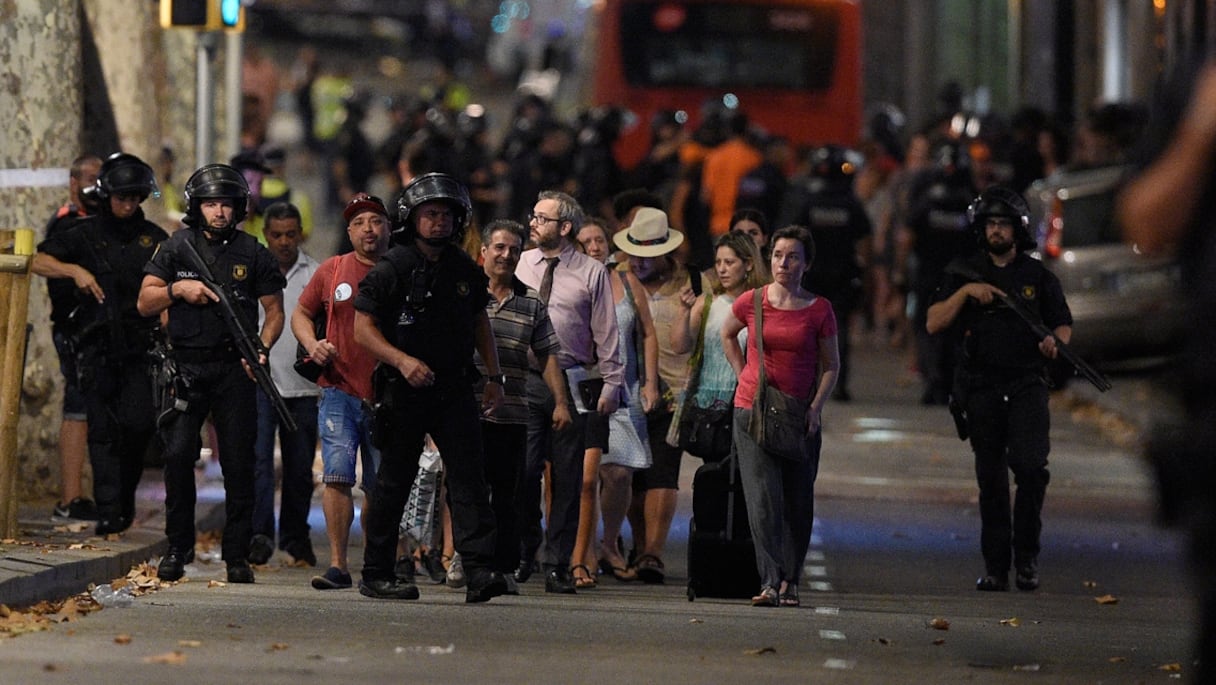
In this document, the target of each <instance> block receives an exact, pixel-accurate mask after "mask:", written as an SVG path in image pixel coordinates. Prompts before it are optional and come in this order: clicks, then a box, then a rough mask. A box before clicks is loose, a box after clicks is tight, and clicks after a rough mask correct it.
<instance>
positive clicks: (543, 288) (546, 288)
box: [540, 257, 560, 304]
mask: <svg viewBox="0 0 1216 685" xmlns="http://www.w3.org/2000/svg"><path fill="white" fill-rule="evenodd" d="M559 259H560V258H559V257H545V262H546V263H547V266H546V267H545V277H544V278H542V279H540V301H541V302H544V303H545V304H549V293H550V292H552V291H553V270H554V269H556V268H557V262H558V261H559Z"/></svg>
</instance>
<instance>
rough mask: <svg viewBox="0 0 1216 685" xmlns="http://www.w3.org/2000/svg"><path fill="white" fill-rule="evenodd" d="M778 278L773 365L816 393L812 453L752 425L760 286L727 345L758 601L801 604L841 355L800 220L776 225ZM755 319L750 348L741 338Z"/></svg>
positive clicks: (739, 313) (766, 309) (770, 351)
mask: <svg viewBox="0 0 1216 685" xmlns="http://www.w3.org/2000/svg"><path fill="white" fill-rule="evenodd" d="M771 245H772V248H773V249H772V257H771V259H770V264H771V266H772V274H773V282H772V283H771V284H769V285H767V286H764V287H763V288H761V289H760V292H761V300H762V302H763V316H764V326H763V328H764V373H765V376H766V380H767V382H768V384H769V385H771V386H773V387H775V388H777V389H778V390H781V391H782V392H785V393H787V394H789V395H793V396H795V397H809V398H810V400H811V403H810V407H809V409H808V410H807V413H806V439H807V443H808V447H809V449H808V452H809V453H810V455H811V456H810V458H809V459H808V460H806V461H805V462H795V461H792V460H788V459H783V458H782V457H780V456H777V455H775V454H769V453H768V452H766V451H765V450H764V449H763V448H761V447H760V446H759V445H758V444H756V441H755V440H754V439H753V438H752V437H751V436H750V435H749V434H748V432H747V426H748V423H749V422H750V420H751V414H752V398H753V397H754V396H755V394H756V390H757V388H756V386H757V384H758V383H759V366H758V362H759V361H760V360H759V355H758V353H757V351H756V331H755V325H756V322H755V303H754V300H753V297H754V293H755V292H756V291H754V290H749V291H747V292H745V293H743V294H742V295H740V296H739V297H738V299H736V300H735V302H734V304H733V305H732V307H731V313H730V315H728V316H727V317H726V322H725V323H724V324H723V326H722V330H721V337H722V346H723V348H724V351H725V352H726V358H727V359H728V360H729V361H730V365H731V367H733V368H734V370H735V372H736V373H737V374H739V385H738V387H737V388H736V390H735V429H734V441H735V451H736V452H737V453H738V457H739V474H740V478H741V480H742V483H743V496H744V499H745V500H746V501H747V518H748V523H749V524H750V527H751V531H752V538H753V539H754V540H755V544H756V568H757V570H758V571H759V572H760V593H759V594H758V595H756V596H755V597H752V605H753V606H778V605H780V606H798V581H799V579H800V577H801V574H802V561H803V559H804V558H805V557H806V551H807V547H808V546H809V545H810V541H811V521H812V519H813V518H814V515H815V512H814V509H815V476H816V474H817V473H818V472H819V448H820V446H821V444H822V437H821V435H820V432H819V431H820V427H821V425H822V424H821V416H820V414H821V412H822V411H823V405H824V403H826V402H827V400H828V397H830V396H831V394H832V389H833V388H834V387H835V385H836V375H837V372H838V371H839V369H840V356H839V354H838V352H837V348H836V315H835V314H834V313H833V311H832V304H831V303H830V302H828V301H827V300H826V299H824V298H822V297H819V296H817V295H815V294H814V293H811V292H807V291H806V290H804V289H803V287H802V276H803V274H805V273H806V272H807V270H808V269H810V267H811V262H812V261H814V259H815V243H814V241H813V240H812V239H811V234H810V232H808V231H807V230H806V229H805V228H803V227H801V226H787V227H786V228H782V229H781V230H779V231H777V232H776V233H774V234H773V239H772V243H771ZM745 327H746V328H747V356H746V361H745V360H744V354H743V349H742V348H741V347H740V346H739V341H738V339H737V338H736V336H737V334H738V333H739V331H741V330H742V329H743V328H745Z"/></svg>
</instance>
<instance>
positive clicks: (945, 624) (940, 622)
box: [929, 617, 950, 630]
mask: <svg viewBox="0 0 1216 685" xmlns="http://www.w3.org/2000/svg"><path fill="white" fill-rule="evenodd" d="M929 627H930V628H932V629H934V630H950V621H947V620H946V619H944V618H940V617H938V618H935V619H932V620H931V621H929Z"/></svg>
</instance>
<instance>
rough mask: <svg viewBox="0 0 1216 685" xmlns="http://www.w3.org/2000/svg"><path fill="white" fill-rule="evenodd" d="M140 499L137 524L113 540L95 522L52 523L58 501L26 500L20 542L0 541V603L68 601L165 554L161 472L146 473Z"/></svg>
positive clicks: (21, 512)
mask: <svg viewBox="0 0 1216 685" xmlns="http://www.w3.org/2000/svg"><path fill="white" fill-rule="evenodd" d="M137 499H138V502H137V504H136V511H137V512H138V514H137V519H136V521H135V523H134V524H133V525H132V526H131V528H130V529H129V530H127V531H126V532H125V533H123V534H122V535H112V536H110V539H105V538H101V537H98V536H97V535H96V534H95V533H94V532H93V531H94V523H93V522H85V521H80V522H70V523H57V522H52V521H51V509H52V508H53V507H54V506H55V502H54V500H44V501H38V502H22V503H21V505H20V506H19V509H18V517H17V518H18V533H17V538H16V539H5V540H0V604H3V605H6V606H9V607H17V606H25V605H29V604H34V603H36V602H39V601H42V600H49V599H58V598H62V597H67V596H69V595H72V594H75V593H78V592H82V591H84V590H86V589H87V588H88V586H89V584H90V583H94V584H99V583H106V582H109V581H111V580H113V579H114V578H118V577H121V576H124V575H126V574H127V571H128V570H130V568H131V567H132V566H133V565H135V564H139V563H142V562H144V561H147V560H148V559H150V558H153V557H159V556H160V555H162V554H164V552H165V550H166V548H167V547H168V544H169V543H168V540H167V539H166V538H165V533H164V530H165V519H164V510H165V506H164V505H165V502H164V500H165V496H164V484H163V483H162V482H161V475H160V471H159V470H157V469H148V470H147V471H145V472H144V477H143V480H142V481H141V483H140V488H139V492H138V494H137Z"/></svg>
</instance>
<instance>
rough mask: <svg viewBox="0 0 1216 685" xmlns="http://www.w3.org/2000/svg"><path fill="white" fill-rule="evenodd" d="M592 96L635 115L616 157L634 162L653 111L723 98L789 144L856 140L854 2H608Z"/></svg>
mask: <svg viewBox="0 0 1216 685" xmlns="http://www.w3.org/2000/svg"><path fill="white" fill-rule="evenodd" d="M594 98H595V101H596V103H597V104H601V105H618V106H623V107H625V108H627V109H629V110H631V111H632V112H634V113H635V114H636V115H637V116H638V120H639V122H640V123H641V124H642V125H639V126H635V127H634V128H633V129H632V130H631V131H629V132H627V133H626V134H625V135H624V136H623V137H622V139H621V140H620V142H619V144H618V148H617V155H618V159H619V161H620V162H621V164H622V165H623V166H625V167H631V166H633V165H634V164H636V163H637V162H638V161H639V160H640V159H641V158H642V157H643V155H644V154H645V152H646V149H647V146H648V145H649V142H650V141H649V130H648V126H646V125H645V124H646V123H647V122H649V121H650V120H651V118H652V117H653V116H654V114H655V113H656V112H659V111H662V110H671V111H683V112H686V113H687V114H688V115H689V117H690V121H689V123H690V124H691V125H695V124H696V123H697V121H696V117H697V113H698V111H699V110H700V109H701V108H702V105H703V104H704V103H706V102H707V101H710V100H715V99H716V100H720V99H722V98H726V99H727V100H728V101H729V102H728V104H729V103H733V102H737V103H738V107H739V108H740V109H741V111H743V112H744V113H745V114H746V115H747V117H748V118H749V120H751V121H752V122H754V123H755V124H757V125H759V126H761V127H763V128H764V129H766V130H767V131H768V132H770V133H772V134H776V135H782V136H785V137H786V138H788V139H789V140H790V141H791V142H792V143H794V144H800V143H827V142H832V143H840V144H846V145H851V144H854V143H856V142H857V140H858V138H859V137H860V134H861V126H862V87H861V7H860V4H859V3H858V2H857V1H856V0H606V1H605V2H604V4H603V6H602V10H601V14H600V17H599V49H598V51H597V53H596V55H595V62H594Z"/></svg>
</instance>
